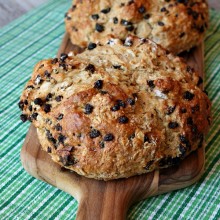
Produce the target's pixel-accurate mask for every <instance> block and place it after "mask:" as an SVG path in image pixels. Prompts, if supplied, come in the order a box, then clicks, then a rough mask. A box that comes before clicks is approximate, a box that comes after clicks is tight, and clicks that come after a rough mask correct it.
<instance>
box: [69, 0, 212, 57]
mask: <svg viewBox="0 0 220 220" xmlns="http://www.w3.org/2000/svg"><path fill="white" fill-rule="evenodd" d="M65 22H66V30H67V32H68V33H69V35H70V39H71V41H72V43H73V44H76V45H79V46H80V47H86V46H87V45H88V43H90V42H94V43H97V42H98V41H100V39H102V38H103V37H105V36H106V35H109V34H113V35H114V36H115V37H117V38H119V39H121V40H124V39H125V38H126V37H127V36H128V34H132V35H136V36H138V37H141V38H149V39H151V40H153V41H154V42H156V43H157V44H160V45H162V46H163V47H164V48H165V49H167V50H169V51H170V52H172V53H175V54H178V53H180V52H182V51H185V50H189V49H190V48H192V47H194V46H196V45H198V44H199V43H201V41H202V38H203V36H204V33H205V30H206V29H207V25H208V5H207V2H206V1H205V0H126V1H125V0H117V1H116V0H87V1H82V0H74V1H73V5H72V7H71V8H70V9H69V11H68V12H67V13H66V16H65Z"/></svg>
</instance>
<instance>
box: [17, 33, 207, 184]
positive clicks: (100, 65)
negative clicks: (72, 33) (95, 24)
mask: <svg viewBox="0 0 220 220" xmlns="http://www.w3.org/2000/svg"><path fill="white" fill-rule="evenodd" d="M201 82H202V79H201V78H200V77H198V75H197V73H196V72H195V71H194V70H193V69H192V68H190V67H189V66H187V64H186V63H185V62H184V61H183V60H182V59H181V58H179V57H176V56H174V55H172V54H170V53H168V52H167V51H165V50H164V49H163V48H162V47H160V46H158V45H156V44H155V43H154V42H152V41H150V40H146V39H140V38H137V37H132V36H130V37H128V38H126V39H125V42H122V41H120V40H117V39H114V38H111V39H109V40H108V41H107V42H106V43H103V44H99V45H96V44H93V45H89V49H87V50H86V51H84V52H83V53H81V54H78V55H76V56H74V55H73V54H72V53H70V54H69V55H67V54H61V56H60V58H59V59H58V58H55V59H48V60H43V61H41V62H39V63H38V64H37V65H36V67H35V69H34V72H33V75H32V76H31V79H30V80H29V82H28V83H27V85H26V86H25V89H24V91H23V93H22V96H21V99H20V102H19V107H20V108H21V110H22V111H23V113H22V115H21V119H22V121H24V122H25V121H27V120H30V121H31V122H32V123H33V124H34V126H35V127H36V128H37V132H38V135H39V140H40V143H41V145H42V148H43V150H45V151H47V152H48V153H49V154H50V155H51V157H52V159H53V160H54V161H55V162H57V163H59V164H60V165H61V166H65V167H66V168H68V169H70V170H73V171H75V172H77V173H78V174H80V175H83V176H86V177H89V178H95V179H104V180H109V179H117V178H123V177H130V176H133V175H137V174H143V173H147V172H150V171H152V170H154V169H159V168H163V167H168V166H171V165H175V164H178V163H179V162H180V160H181V159H183V158H185V157H186V156H187V155H188V154H189V153H190V152H192V151H194V150H196V149H197V148H199V147H202V143H203V139H204V134H205V133H206V132H207V130H208V128H209V125H210V101H209V99H208V97H207V95H206V94H205V93H204V92H203V91H202V90H201V89H200V88H199V84H201Z"/></svg>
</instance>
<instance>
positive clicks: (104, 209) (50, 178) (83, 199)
mask: <svg viewBox="0 0 220 220" xmlns="http://www.w3.org/2000/svg"><path fill="white" fill-rule="evenodd" d="M70 50H74V51H75V52H79V48H77V47H75V46H73V45H72V44H71V43H70V41H69V36H68V35H67V34H66V35H65V37H64V39H63V42H62V45H61V47H60V50H59V52H58V56H59V54H60V53H62V52H65V53H68V52H69V51H70ZM182 56H184V57H185V59H186V60H187V62H188V63H189V64H190V65H191V66H192V67H194V68H195V69H196V70H198V71H199V72H200V74H201V75H202V73H203V47H202V46H200V47H197V48H195V49H193V50H192V51H191V52H190V54H189V53H185V54H182ZM21 161H22V165H23V167H24V168H25V169H26V171H27V172H28V173H30V174H31V175H32V176H34V177H36V178H38V179H40V180H42V181H44V182H47V183H49V184H51V185H53V186H55V187H57V188H59V189H61V190H63V191H65V192H67V193H69V194H70V195H72V196H73V197H74V198H75V199H76V200H77V201H78V202H79V208H78V213H77V219H80V220H87V219H92V220H93V219H96V220H99V219H103V220H105V219H111V220H120V219H125V218H126V213H127V210H128V209H129V207H130V206H131V205H132V204H134V203H136V202H138V201H140V200H143V199H145V198H148V197H150V196H154V195H158V194H161V193H165V192H169V191H173V190H177V189H180V188H183V187H186V186H189V185H191V184H193V183H194V182H196V181H197V180H198V179H199V178H200V177H201V175H202V173H203V170H204V161H205V160H204V148H200V149H198V150H197V151H195V152H193V153H191V154H190V155H189V156H188V157H187V158H186V159H184V160H183V161H181V163H180V165H178V166H175V167H170V168H166V169H161V170H160V171H158V170H157V171H154V172H151V173H148V174H144V175H140V176H134V177H130V178H128V179H119V180H112V181H107V182H105V181H98V180H94V179H88V178H85V177H83V176H79V175H78V174H76V173H75V172H71V171H69V170H67V169H65V168H61V166H60V165H58V164H56V163H54V162H53V161H52V160H51V158H50V156H49V155H48V154H47V153H46V152H44V151H43V150H41V146H40V143H39V141H38V137H37V133H36V129H35V128H34V126H32V125H31V126H30V129H29V132H28V134H27V136H26V139H25V143H24V145H23V147H22V150H21ZM113 210H114V211H113Z"/></svg>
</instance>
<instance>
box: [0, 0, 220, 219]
mask: <svg viewBox="0 0 220 220" xmlns="http://www.w3.org/2000/svg"><path fill="white" fill-rule="evenodd" d="M70 4H71V1H67V0H53V1H49V2H48V3H47V4H45V5H43V6H41V7H40V8H37V9H35V10H33V11H31V12H29V13H28V14H26V15H24V16H23V17H21V18H19V19H17V20H16V21H14V22H12V23H11V24H9V25H8V26H6V27H4V28H2V29H1V30H0V219H4V220H5V219H7V220H8V219H19V220H20V219H21V220H23V219H74V218H75V216H76V210H77V202H76V200H75V199H74V198H72V197H71V196H70V195H68V194H66V193H64V192H62V191H60V190H58V189H56V188H54V187H52V186H49V185H48V184H46V183H43V182H41V181H38V180H36V179H34V178H33V177H31V176H30V175H29V174H27V173H26V172H25V171H24V169H23V168H22V166H21V162H20V149H21V146H22V144H23V141H24V138H25V135H26V132H27V129H28V127H29V124H28V123H26V124H22V122H21V121H20V120H19V114H20V111H19V109H18V107H17V103H18V100H19V96H20V94H21V91H22V89H23V87H24V85H25V83H26V81H27V80H28V79H29V77H30V75H31V73H32V70H33V67H34V65H35V63H36V62H38V61H39V60H41V59H44V58H47V57H54V56H55V55H56V52H57V50H58V48H59V45H60V43H61V39H62V37H63V34H64V22H63V17H64V13H65V11H66V10H67V9H68V7H69V5H70ZM210 15H211V23H210V29H209V31H208V32H207V35H206V39H205V72H206V78H205V89H206V90H207V91H208V93H209V97H210V99H211V100H212V103H213V105H212V115H213V124H212V128H211V130H210V132H209V135H208V136H207V138H206V141H207V147H206V166H205V173H204V175H203V176H202V178H201V180H200V181H199V182H198V183H197V184H195V185H193V186H191V187H188V188H186V189H182V190H179V191H176V192H171V193H167V194H164V195H160V196H156V197H153V198H149V199H147V200H145V201H142V202H140V203H138V204H136V205H135V206H133V207H132V208H131V209H130V210H129V213H128V219H161V220H165V219H208V220H210V219H219V218H220V175H219V174H220V163H219V162H220V150H219V143H220V135H219V133H220V129H219V122H220V120H219V119H220V117H219V112H220V111H219V105H220V102H219V100H220V94H219V93H220V88H219V85H220V14H219V13H217V12H215V11H210ZM112 211H114V210H112Z"/></svg>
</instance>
